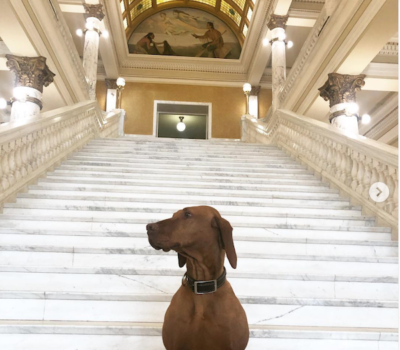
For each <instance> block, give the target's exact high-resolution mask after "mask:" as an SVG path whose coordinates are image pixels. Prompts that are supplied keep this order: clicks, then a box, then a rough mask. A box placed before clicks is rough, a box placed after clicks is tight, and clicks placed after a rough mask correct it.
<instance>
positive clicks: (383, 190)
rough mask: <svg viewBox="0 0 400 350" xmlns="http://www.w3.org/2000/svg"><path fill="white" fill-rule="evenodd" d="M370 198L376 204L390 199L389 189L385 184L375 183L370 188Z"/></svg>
mask: <svg viewBox="0 0 400 350" xmlns="http://www.w3.org/2000/svg"><path fill="white" fill-rule="evenodd" d="M369 196H370V197H371V199H372V200H373V201H375V202H378V203H380V202H383V201H385V200H386V199H388V197H389V187H387V185H386V184H384V183H383V182H375V183H374V184H373V185H372V186H371V187H370V188H369Z"/></svg>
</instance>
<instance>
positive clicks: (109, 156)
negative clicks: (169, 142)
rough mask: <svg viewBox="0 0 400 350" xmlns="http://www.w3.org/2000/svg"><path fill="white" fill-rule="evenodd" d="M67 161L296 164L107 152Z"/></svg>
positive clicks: (282, 159)
mask: <svg viewBox="0 0 400 350" xmlns="http://www.w3.org/2000/svg"><path fill="white" fill-rule="evenodd" d="M69 159H84V160H86V159H89V160H105V161H109V160H118V161H126V162H131V161H134V160H138V159H139V160H140V161H141V162H144V163H151V161H152V160H169V161H173V162H174V163H182V162H184V163H187V162H199V163H218V164H231V163H239V164H248V163H250V164H260V165H261V164H263V165H267V164H296V162H295V161H294V160H293V159H291V158H290V157H289V156H279V155H276V156H269V157H267V156H263V157H254V156H253V157H252V158H250V157H246V156H242V158H237V157H235V158H234V157H227V156H225V157H223V158H215V157H210V156H204V155H202V154H201V153H199V154H191V153H189V154H184V155H182V154H179V155H178V154H172V155H164V154H158V153H156V154H153V155H151V154H146V155H137V154H134V155H133V154H129V153H128V154H126V153H119V152H114V153H107V152H98V151H97V152H96V151H94V150H93V151H92V152H89V151H86V152H84V151H79V152H77V153H73V154H72V155H71V156H70V157H69Z"/></svg>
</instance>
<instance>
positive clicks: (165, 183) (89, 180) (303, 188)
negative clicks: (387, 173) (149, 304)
mask: <svg viewBox="0 0 400 350" xmlns="http://www.w3.org/2000/svg"><path fill="white" fill-rule="evenodd" d="M49 182H53V183H60V182H62V183H79V184H92V185H94V184H96V185H110V186H114V185H119V186H133V187H137V186H148V187H174V188H179V189H184V188H189V189H191V188H202V189H203V188H204V189H208V190H209V189H218V190H229V191H279V190H283V191H285V192H309V193H338V190H336V189H330V188H329V187H327V186H321V185H320V184H315V185H309V184H284V183H283V184H282V183H281V184H279V183H278V184H272V183H270V184H259V183H256V184H252V183H247V184H234V183H224V182H218V181H215V182H213V183H210V182H203V181H201V180H197V181H190V180H178V179H177V180H150V179H136V178H129V179H115V178H114V177H113V176H108V177H106V178H102V177H95V178H94V177H92V176H81V175H75V174H73V175H66V176H64V175H60V174H47V175H46V178H45V179H40V180H39V182H38V183H49Z"/></svg>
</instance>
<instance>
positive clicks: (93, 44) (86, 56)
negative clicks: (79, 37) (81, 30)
mask: <svg viewBox="0 0 400 350" xmlns="http://www.w3.org/2000/svg"><path fill="white" fill-rule="evenodd" d="M86 23H87V24H89V25H91V26H93V27H94V28H96V29H98V30H99V29H100V21H99V20H98V19H97V18H95V17H89V18H87V19H86ZM99 42H100V38H99V33H98V32H96V31H95V30H87V31H86V33H85V44H84V47H83V69H84V70H85V75H86V81H87V83H88V86H89V96H90V99H91V100H96V82H97V62H98V57H99Z"/></svg>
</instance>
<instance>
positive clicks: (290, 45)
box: [286, 40, 293, 49]
mask: <svg viewBox="0 0 400 350" xmlns="http://www.w3.org/2000/svg"><path fill="white" fill-rule="evenodd" d="M286 45H287V48H288V49H290V48H292V47H293V41H291V40H289V41H288V42H287V44H286Z"/></svg>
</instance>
